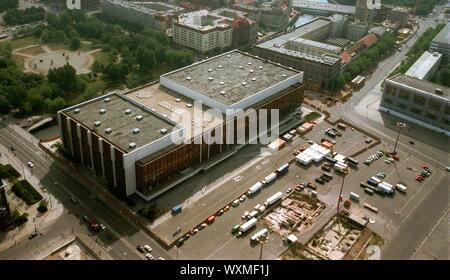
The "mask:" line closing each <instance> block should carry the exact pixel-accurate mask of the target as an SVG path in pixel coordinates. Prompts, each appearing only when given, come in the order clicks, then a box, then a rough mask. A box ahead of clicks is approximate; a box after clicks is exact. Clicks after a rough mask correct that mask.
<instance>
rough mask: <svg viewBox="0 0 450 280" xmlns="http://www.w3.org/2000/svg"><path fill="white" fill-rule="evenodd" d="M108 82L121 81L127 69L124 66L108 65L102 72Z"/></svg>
mask: <svg viewBox="0 0 450 280" xmlns="http://www.w3.org/2000/svg"><path fill="white" fill-rule="evenodd" d="M103 74H105V75H106V76H107V78H108V80H110V81H122V80H123V79H124V78H125V77H126V75H127V74H128V67H127V66H126V65H125V64H121V63H120V64H109V65H108V66H106V67H105V69H104V70H103Z"/></svg>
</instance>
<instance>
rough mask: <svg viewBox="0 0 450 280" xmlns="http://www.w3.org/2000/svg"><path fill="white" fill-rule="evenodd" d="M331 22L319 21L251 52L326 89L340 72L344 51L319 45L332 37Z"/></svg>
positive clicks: (270, 41)
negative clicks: (289, 69)
mask: <svg viewBox="0 0 450 280" xmlns="http://www.w3.org/2000/svg"><path fill="white" fill-rule="evenodd" d="M331 27H332V22H331V21H330V20H329V19H324V18H318V19H316V20H313V21H311V22H310V23H307V24H305V25H303V26H300V27H299V28H297V29H295V30H293V31H292V32H289V33H285V34H282V35H280V36H278V37H275V38H273V39H270V40H267V41H265V42H262V43H260V44H258V45H256V46H255V47H254V48H253V49H252V52H253V53H254V54H256V55H258V56H260V57H263V58H266V59H269V60H271V61H275V62H278V63H281V64H283V65H285V66H288V67H292V68H294V69H297V70H300V71H304V73H305V78H304V80H305V83H306V84H307V85H309V86H312V87H315V88H322V87H325V86H326V85H327V84H328V83H330V82H331V81H333V80H334V79H335V78H336V77H337V76H338V75H339V73H340V71H341V57H340V55H339V54H338V53H339V52H340V51H339V50H340V49H341V48H339V47H337V46H334V45H329V44H325V43H320V42H318V41H323V40H325V39H327V38H328V37H329V35H330V32H331Z"/></svg>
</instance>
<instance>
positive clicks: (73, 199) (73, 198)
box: [70, 196, 78, 204]
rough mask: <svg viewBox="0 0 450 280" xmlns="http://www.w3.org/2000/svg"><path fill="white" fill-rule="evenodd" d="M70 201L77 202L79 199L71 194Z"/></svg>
mask: <svg viewBox="0 0 450 280" xmlns="http://www.w3.org/2000/svg"><path fill="white" fill-rule="evenodd" d="M70 201H72V203H74V204H76V203H77V202H78V201H77V200H76V199H75V197H73V196H71V197H70Z"/></svg>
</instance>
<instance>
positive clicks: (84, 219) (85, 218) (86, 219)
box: [83, 215, 90, 223]
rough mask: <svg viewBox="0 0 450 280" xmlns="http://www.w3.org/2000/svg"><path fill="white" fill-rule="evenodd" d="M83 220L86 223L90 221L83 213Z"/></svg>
mask: <svg viewBox="0 0 450 280" xmlns="http://www.w3.org/2000/svg"><path fill="white" fill-rule="evenodd" d="M83 221H85V222H86V223H89V222H90V219H89V217H88V216H86V215H84V216H83Z"/></svg>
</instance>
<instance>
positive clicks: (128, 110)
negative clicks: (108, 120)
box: [124, 109, 132, 115]
mask: <svg viewBox="0 0 450 280" xmlns="http://www.w3.org/2000/svg"><path fill="white" fill-rule="evenodd" d="M124 112H125V114H126V115H129V114H131V112H132V111H131V109H126V110H125V111H124Z"/></svg>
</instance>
